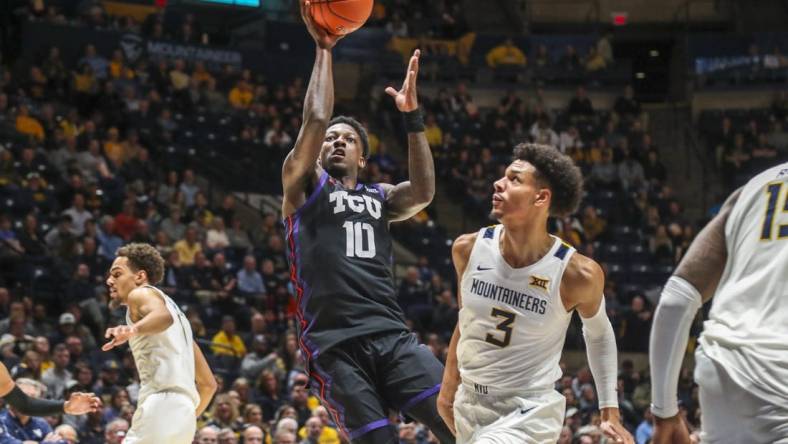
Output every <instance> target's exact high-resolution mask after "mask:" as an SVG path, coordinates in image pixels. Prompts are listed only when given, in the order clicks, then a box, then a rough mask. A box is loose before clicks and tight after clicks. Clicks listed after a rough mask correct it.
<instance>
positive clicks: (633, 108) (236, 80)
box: [0, 2, 786, 444]
mask: <svg viewBox="0 0 788 444" xmlns="http://www.w3.org/2000/svg"><path fill="white" fill-rule="evenodd" d="M30 4H31V5H33V6H31V8H32V9H31V10H35V5H37V4H38V2H31V3H30ZM441 4H442V3H441ZM397 5H400V7H403V6H402V4H401V3H392V4H391V5H387V6H388V7H389V8H390V9H389V11H390V12H391V15H392V17H393V15H394V14H395V13H396V12H397V8H398V6H397ZM441 7H443V6H441ZM438 9H440V8H438ZM448 9H449V10H451V7H450V8H448ZM50 10H51V8H45V11H50ZM56 13H57V10H55V11H54V12H46V14H45V15H46V16H52V15H54V16H57V14H56ZM433 13H434V12H427V11H425V14H428V15H429V14H433ZM387 14H388V13H387ZM429 16H431V15H429ZM408 17H410V16H408ZM50 19H51V17H50ZM431 23H432V22H431ZM192 25H193V28H195V29H192V30H190V31H189V32H185V28H181V29H180V31H177V32H178V33H182V34H183V35H180V34H175V35H172V36H170V37H172V38H184V39H185V40H184V41H192V40H189V39H191V38H196V39H197V40H199V39H200V38H199V37H187V36H186V34H189V35H193V36H199V35H201V34H200V31H199V28H198V27H197V26H196V24H192ZM113 26H115V25H113ZM157 28H159V27H158V26H157V25H156V21H155V18H154V19H152V25H151V26H150V27H146V26H145V25H142V24H141V25H140V27H139V30H140V32H146V33H150V32H153V33H155V32H159V31H156V29H157ZM173 29H177V28H173ZM444 31H445V30H444ZM429 32H438V31H435V30H432V31H429ZM441 32H443V31H441ZM540 51H541V50H540ZM533 63H539V60H538V58H537V59H534V60H533ZM303 94H304V85H303V81H302V80H300V79H294V80H292V81H291V82H290V83H288V84H279V85H274V84H270V83H269V82H266V81H265V79H263V78H261V77H260V76H259V75H256V73H253V72H251V71H249V70H237V69H233V68H232V67H229V66H228V67H225V68H223V69H221V70H218V71H217V70H213V69H210V68H209V67H206V66H204V65H202V64H200V63H196V64H189V63H186V62H185V61H184V60H171V61H168V60H148V59H141V60H139V61H136V62H134V63H130V62H128V61H126V60H125V59H124V56H123V53H122V52H121V51H115V52H114V53H113V54H112V55H109V57H106V56H105V55H102V54H98V53H97V52H96V49H95V48H94V47H93V46H92V45H88V46H86V47H85V48H84V53H83V54H82V56H81V57H80V58H79V59H77V60H63V59H62V58H61V55H60V51H59V49H58V48H57V47H56V46H53V47H52V48H50V50H49V52H48V53H47V54H46V57H44V58H42V59H41V61H40V62H39V63H36V64H32V65H21V66H18V67H16V68H15V69H11V68H10V67H7V66H1V67H0V145H2V148H0V263H2V265H3V267H2V273H0V319H2V321H0V357H1V358H2V361H3V362H4V363H5V364H6V366H7V367H8V368H9V369H10V370H11V374H12V376H13V377H14V378H16V379H17V380H20V379H19V378H22V379H21V380H22V381H25V379H27V380H29V381H30V382H26V383H27V385H28V386H30V390H34V391H37V392H36V394H37V395H40V396H47V397H51V398H61V397H64V396H67V395H68V393H70V392H72V391H95V392H96V393H98V394H99V395H101V396H102V397H103V398H104V400H105V406H106V407H105V408H104V409H103V410H102V411H100V412H97V413H95V414H91V415H88V416H86V417H82V418H75V417H74V418H72V417H63V418H47V420H46V422H47V424H48V425H45V424H43V423H41V422H40V421H33V422H30V421H28V419H29V418H28V419H25V418H24V417H22V416H20V415H18V414H16V413H14V412H11V411H10V410H6V411H4V412H3V413H2V414H0V427H3V430H2V431H7V432H9V433H10V432H12V431H13V433H16V434H17V435H15V436H17V437H18V439H32V438H34V437H33V436H31V435H29V433H32V432H31V430H32V428H33V427H40V428H41V429H42V431H45V432H47V433H48V432H49V429H47V427H50V428H51V427H54V426H59V427H60V429H59V430H57V436H56V437H53V439H51V440H50V441H55V440H58V439H61V438H62V439H63V440H67V439H68V438H67V435H69V434H71V433H72V432H73V435H77V436H78V438H79V442H81V443H94V442H96V443H98V442H111V443H114V442H120V440H122V436H123V435H124V434H125V431H126V430H127V429H128V426H129V422H130V420H131V417H132V415H133V412H134V405H135V401H136V397H137V394H138V390H139V385H138V384H139V382H138V377H137V375H136V369H135V366H134V363H133V359H132V357H131V354H130V352H129V351H128V350H127V349H126V350H122V351H119V352H117V353H101V352H100V351H99V350H98V347H99V346H100V345H101V342H102V341H103V339H102V338H103V331H104V328H106V327H107V326H111V325H115V324H117V323H119V322H122V315H123V313H120V312H113V311H110V310H109V309H108V307H107V290H106V287H105V286H104V284H103V281H104V277H105V272H106V269H107V266H108V264H109V263H110V261H111V260H112V258H113V256H114V252H115V250H116V249H117V248H118V247H119V246H121V245H123V244H124V243H127V242H149V243H151V244H153V245H155V246H156V248H157V249H159V251H160V252H161V253H162V256H163V257H164V258H165V259H166V262H167V267H166V271H165V278H164V281H163V282H162V288H163V289H164V290H165V291H166V292H167V293H168V294H170V295H171V296H173V297H174V298H175V300H176V301H177V302H178V303H179V304H180V305H181V306H182V307H183V308H184V311H185V313H186V315H187V317H188V319H189V321H190V322H191V325H192V329H193V331H194V333H195V336H196V339H197V340H198V341H199V342H200V344H201V345H202V346H203V348H204V349H205V351H206V353H207V355H208V357H209V360H210V362H211V365H212V367H213V369H214V370H215V372H216V374H217V378H218V379H219V382H220V388H219V391H218V393H219V394H218V395H217V397H216V398H215V400H214V402H213V403H212V405H211V407H210V409H209V411H208V413H207V414H206V415H204V417H202V418H200V421H199V424H200V429H199V431H198V434H197V437H196V442H199V443H215V442H220V443H232V442H236V441H235V440H237V439H238V438H239V437H241V436H242V437H243V438H244V442H248V443H252V442H275V443H280V444H284V443H290V442H292V443H295V442H305V443H314V442H320V443H335V442H339V441H340V439H341V437H340V436H339V433H338V431H337V428H336V424H334V423H333V422H332V421H333V419H332V418H331V417H330V415H329V414H328V413H327V411H326V410H325V408H324V407H322V406H320V405H319V403H318V402H317V400H316V399H315V398H314V397H312V396H310V395H309V394H308V392H307V390H306V379H307V377H306V375H305V374H304V372H303V359H302V357H301V354H300V351H299V350H298V346H297V340H296V333H295V325H294V320H293V314H294V310H295V307H294V305H293V304H294V301H293V298H292V291H291V288H290V286H289V281H288V279H289V272H288V265H287V261H286V256H285V255H286V252H285V249H286V247H285V244H284V240H283V233H282V229H281V226H280V224H279V223H278V216H277V215H276V214H273V213H266V214H262V215H254V216H247V217H245V216H244V211H242V210H243V208H241V207H243V205H242V204H239V203H238V202H236V199H235V198H234V197H233V195H231V194H223V193H220V192H218V191H216V190H214V189H213V188H212V187H210V188H209V187H205V186H201V185H200V183H201V182H200V181H199V180H198V179H199V178H198V176H199V175H200V174H211V171H212V170H206V169H204V168H203V166H204V165H202V164H201V163H200V162H199V158H200V157H203V155H207V154H206V153H207V152H206V151H203V150H204V149H208V148H207V146H213V156H218V157H217V158H216V159H214V160H216V162H215V163H217V164H218V163H221V161H224V162H225V163H228V164H233V165H236V167H237V165H238V164H239V163H244V164H248V165H252V166H251V167H250V170H251V171H254V172H255V173H254V174H252V175H259V176H267V177H268V179H269V181H268V182H259V184H260V185H261V186H265V187H263V188H261V190H265V191H268V192H273V193H276V192H278V188H277V187H278V169H279V166H280V165H281V159H282V156H283V155H284V153H286V151H287V150H288V149H289V148H290V146H291V144H292V141H293V140H294V138H295V137H296V135H297V132H298V128H299V126H300V114H301V100H302V97H303ZM780 100H782V101H780ZM422 103H423V108H424V110H425V111H426V126H427V137H428V140H429V142H430V145H431V146H432V148H433V151H434V153H435V158H436V166H437V169H438V174H439V177H440V180H442V181H444V184H445V185H446V186H447V187H448V188H449V189H450V190H451V193H450V195H452V196H458V198H459V200H458V203H459V204H461V205H463V206H464V208H465V210H466V211H467V213H468V214H469V215H471V217H472V219H473V220H475V221H479V224H477V225H479V226H480V224H481V223H483V218H484V216H485V215H486V213H487V211H488V209H489V202H490V193H491V191H492V187H491V184H492V183H493V181H494V180H495V179H496V178H498V177H500V176H501V172H502V168H503V167H504V166H505V165H506V164H507V163H508V159H509V156H510V153H511V148H512V146H513V145H514V144H515V143H517V142H520V141H525V140H531V141H534V142H539V143H548V144H552V145H555V146H556V147H558V148H559V149H560V150H562V151H563V152H565V153H566V154H568V155H570V156H572V157H573V158H574V159H575V161H576V162H577V163H578V165H580V167H581V168H582V170H583V172H584V174H585V176H586V179H587V189H588V195H587V196H586V198H585V199H584V202H583V206H582V208H581V210H580V211H579V213H578V214H576V215H573V216H571V217H568V218H565V219H561V220H557V221H554V223H553V225H552V226H551V230H552V231H553V232H554V233H555V234H557V235H559V236H561V237H563V238H564V239H565V240H567V241H568V242H570V243H572V244H573V245H574V246H575V247H576V248H577V249H578V250H579V251H581V252H582V253H584V254H586V255H588V256H590V257H593V258H595V259H597V260H598V261H600V262H601V263H602V264H603V267H604V268H605V269H606V272H607V277H608V278H607V284H606V289H605V294H606V298H607V307H608V310H609V315H610V317H611V319H612V320H613V323H614V327H615V328H616V331H617V333H618V339H619V344H620V348H621V349H622V350H625V351H638V352H643V351H645V350H646V347H647V338H648V335H647V332H648V330H649V328H650V323H651V316H652V311H651V310H652V302H651V301H653V292H654V288H657V287H658V286H659V284H660V283H661V282H662V281H664V278H665V276H666V274H667V273H669V271H670V270H671V269H672V267H673V266H674V265H675V263H677V261H678V260H679V259H680V258H681V257H682V255H683V253H684V252H685V251H686V248H687V247H688V245H689V242H690V241H691V240H692V238H693V236H694V232H695V231H694V225H693V224H691V223H690V221H688V220H687V219H686V218H685V217H684V215H683V213H682V209H681V206H680V205H679V203H678V202H677V200H676V199H675V197H674V195H673V191H672V190H671V188H670V187H669V186H668V185H667V182H666V179H667V170H666V168H665V166H664V165H663V164H662V163H661V162H660V159H659V157H660V149H659V147H657V146H655V144H654V142H653V140H652V137H651V134H650V133H649V131H648V116H647V114H645V113H643V111H642V110H641V106H640V104H639V103H638V101H637V100H635V98H634V97H633V92H632V89H631V88H626V89H625V90H624V92H623V94H622V95H621V97H619V98H618V100H617V101H616V102H615V105H614V107H613V109H612V110H598V109H595V107H594V106H593V103H592V102H591V100H590V99H589V98H588V93H587V91H586V90H585V88H584V87H579V88H578V89H577V91H576V93H575V96H574V97H573V98H572V99H571V101H570V102H569V104H568V105H567V107H566V108H565V109H561V110H551V109H547V108H546V107H545V104H544V100H543V98H542V92H541V91H540V90H536V91H535V93H534V94H533V95H532V96H530V97H529V98H527V99H526V98H522V97H518V95H517V94H514V93H509V94H507V95H506V96H505V97H504V98H503V99H502V100H501V102H500V104H499V106H497V107H496V108H494V109H480V108H479V107H478V106H477V105H476V104H475V103H474V101H473V98H472V97H471V95H470V93H469V92H468V90H467V88H466V86H465V85H463V84H458V85H457V86H456V88H455V89H453V90H451V91H450V90H441V91H440V92H439V93H438V94H437V95H436V96H435V97H423V98H422ZM785 103H786V102H785V99H784V93H783V95H782V96H778V98H777V100H776V101H775V107H774V108H773V110H774V113H775V114H776V115H778V116H782V117H781V119H782V120H780V119H776V121H774V122H772V125H773V128H778V125H779V124H780V122H781V121H784V119H785V114H786V113H785V109H786V108H785ZM779 113H782V114H779ZM201 119H202V120H201ZM750 126H752V125H750ZM376 132H377V131H372V132H371V134H370V141H371V157H370V162H369V166H368V168H367V169H366V170H365V172H364V176H363V180H366V181H370V182H373V181H384V182H392V181H395V180H397V179H399V178H401V177H402V176H403V166H402V165H401V164H400V163H399V162H398V161H397V160H396V158H395V157H394V156H392V155H391V154H389V152H388V149H387V147H386V143H385V142H384V141H382V140H381V137H379V135H378V134H376ZM726 134H727V133H726ZM755 134H756V135H757V137H756V138H755V139H754V140H760V139H761V138H762V135H761V134H760V133H757V132H756V133H755ZM771 134H772V135H773V134H783V138H782V139H780V140H781V141H782V145H779V144H777V143H774V145H775V147H778V146H782V147H783V148H782V149H784V146H785V144H784V139H785V137H784V133H782V132H780V131H777V130H773V131H772V133H771ZM769 137H772V136H771V135H770V136H767V140H770V139H769ZM732 139H735V137H733V138H732ZM726 140H727V139H726ZM734 141H735V140H734ZM219 144H220V145H221V150H218V151H219V152H218V154H217V152H216V151H217V150H216V146H217V145H219ZM734 145H735V144H734ZM714 146H715V147H716V146H717V145H714ZM722 146H723V149H722V154H723V156H722V158H723V159H726V158H727V157H730V156H729V155H728V154H726V153H727V145H725V144H722ZM171 148H172V149H171ZM778 149H779V148H778ZM715 150H716V148H715ZM715 152H716V151H715ZM211 163H214V162H213V161H211ZM255 165H256V167H255ZM232 171H233V170H231V169H230V170H222V173H220V174H219V175H215V174H214V175H213V176H212V178H214V179H219V180H218V182H220V183H224V184H229V185H228V186H229V187H230V188H234V186H235V183H233V182H232V179H233V178H232V177H230V176H232V174H231V173H232ZM228 173H230V174H228ZM236 179H237V178H236ZM240 179H241V181H244V182H250V181H252V183H254V184H255V186H256V185H257V184H258V182H254V179H252V178H248V177H242V178H240ZM272 184H275V185H272ZM247 186H248V184H247ZM258 191H260V190H258ZM431 216H432V215H430V214H428V213H426V212H424V213H422V214H420V215H419V216H417V217H416V218H414V221H411V222H408V224H409V225H410V226H411V228H414V229H416V230H426V229H427V228H426V227H434V225H435V221H434V220H433V219H432V218H431ZM437 220H440V219H439V217H438V219H437ZM475 226H476V225H475ZM399 234H400V232H397V235H398V236H399ZM407 236H408V235H407V234H405V236H403V237H407ZM415 238H416V239H417V240H418V238H419V236H415ZM444 247H445V245H444ZM444 260H446V258H444ZM644 284H648V285H644ZM398 300H399V302H400V305H401V306H402V308H403V311H404V312H405V313H406V314H407V318H408V322H409V324H410V325H411V327H412V328H413V329H414V330H415V331H416V332H417V333H418V334H419V335H420V339H421V340H422V342H424V343H426V344H427V345H428V346H429V347H430V349H431V350H432V351H433V353H434V354H435V355H436V356H437V357H438V358H439V359H441V360H443V359H444V358H445V353H446V350H447V344H448V340H449V337H450V334H451V331H452V329H453V327H454V324H455V323H456V319H457V310H458V308H457V302H456V296H455V283H454V277H453V276H452V275H451V273H450V272H448V273H447V272H446V267H445V263H440V264H439V263H436V259H435V257H434V256H430V255H428V254H425V255H424V256H422V257H420V259H419V262H418V264H417V265H416V266H413V267H410V268H408V269H407V271H406V273H405V275H404V276H403V278H402V279H401V281H400V282H399V283H398ZM581 342H582V339H580V334H579V329H578V327H577V325H574V326H573V327H572V329H571V330H570V334H569V338H568V340H567V346H568V347H569V348H577V347H579V346H581V345H580V344H581ZM647 375H648V373H647V372H646V373H643V372H635V371H634V370H633V368H632V365H631V363H624V365H623V366H622V369H621V375H620V380H619V383H620V384H621V390H619V393H620V403H621V406H622V411H623V414H624V420H625V423H626V425H627V426H628V427H629V428H630V429H632V430H638V434H640V432H641V431H642V433H643V434H647V433H648V430H649V429H650V421H651V416H650V414H649V413H648V410H647V405H648V396H649V388H648V387H649V386H648V377H647ZM591 382H592V381H591V377H590V373H589V372H588V370H587V369H580V370H579V371H577V372H574V373H570V372H565V376H564V378H562V379H561V380H560V381H559V382H558V383H557V385H556V388H557V389H558V390H559V391H560V392H562V393H563V394H564V396H566V398H567V415H566V418H567V419H566V426H567V429H566V431H565V432H564V434H562V441H561V442H587V440H591V441H590V442H595V441H594V439H596V438H595V437H596V436H598V435H599V430H598V428H596V426H597V425H598V420H599V418H598V415H596V414H595V411H596V402H597V400H596V394H595V393H594V390H593V385H592V384H591ZM680 399H682V406H683V410H682V412H684V413H685V414H686V415H687V418H688V420H689V422H690V424H693V425H695V426H696V425H697V413H698V412H697V391H696V390H695V389H694V388H693V384H692V379H691V375H690V374H689V373H686V372H685V373H684V374H683V375H682V380H681V383H680ZM16 423H19V424H21V426H19V427H17V426H15V425H14V424H16ZM392 423H398V425H397V427H399V434H400V439H401V442H403V443H408V444H422V443H426V442H436V441H435V440H434V437H431V436H430V435H429V434H428V433H427V431H426V430H424V428H423V427H422V426H421V425H419V424H416V423H412V424H405V423H400V421H399V419H398V418H397V417H396V416H393V417H392ZM27 424H32V425H29V426H28V425H27ZM25 427H27V428H28V429H30V430H27V429H25ZM68 427H70V428H71V429H69V428H68ZM47 433H43V435H41V436H38V437H37V438H36V440H41V439H43V438H44V437H45V436H46V435H47ZM565 435H566V436H565ZM69 436H71V435H69ZM256 440H259V441H256ZM72 441H73V440H72ZM639 442H645V441H641V440H639Z"/></svg>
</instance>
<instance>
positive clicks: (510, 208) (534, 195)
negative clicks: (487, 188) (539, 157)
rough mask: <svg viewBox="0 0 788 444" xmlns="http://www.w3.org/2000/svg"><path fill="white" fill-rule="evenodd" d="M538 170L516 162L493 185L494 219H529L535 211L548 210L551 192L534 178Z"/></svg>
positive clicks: (525, 163) (523, 162) (520, 161)
mask: <svg viewBox="0 0 788 444" xmlns="http://www.w3.org/2000/svg"><path fill="white" fill-rule="evenodd" d="M535 172H536V169H535V168H534V166H533V165H531V164H530V163H528V162H526V161H523V160H515V161H514V162H512V163H511V164H510V165H509V166H508V167H507V168H506V173H505V174H504V176H503V177H502V178H500V179H498V180H497V181H495V184H494V185H493V186H494V188H495V193H494V194H493V198H492V211H491V213H490V214H491V215H492V217H494V218H496V219H498V220H501V221H502V220H503V219H504V218H512V217H514V218H518V219H519V218H527V217H529V216H530V215H532V214H535V213H534V211H541V210H546V209H548V208H549V204H550V190H548V189H547V188H544V187H543V186H542V185H541V184H540V183H539V181H538V180H536V178H535V177H534V173H535Z"/></svg>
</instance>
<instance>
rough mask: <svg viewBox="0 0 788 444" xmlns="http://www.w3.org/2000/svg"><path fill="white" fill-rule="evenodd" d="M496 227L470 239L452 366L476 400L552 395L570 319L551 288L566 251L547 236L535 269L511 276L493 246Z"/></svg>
mask: <svg viewBox="0 0 788 444" xmlns="http://www.w3.org/2000/svg"><path fill="white" fill-rule="evenodd" d="M502 231H503V225H495V226H492V227H487V228H483V229H482V230H480V231H479V234H478V235H477V237H476V243H475V244H474V246H473V249H472V251H471V255H470V258H469V260H468V264H467V266H466V268H465V273H464V274H463V276H462V280H461V290H460V291H461V297H462V309H461V310H460V315H459V325H460V341H459V343H458V344H457V359H458V367H459V370H460V376H461V378H462V380H463V383H464V384H466V385H472V386H473V387H475V389H476V390H477V391H479V392H481V393H483V394H488V390H489V394H493V393H494V392H504V393H507V392H515V393H516V392H523V391H540V390H549V389H552V387H553V384H554V382H555V381H556V380H557V379H559V378H560V377H561V369H560V367H559V365H558V363H559V360H560V358H561V351H562V349H563V347H564V340H565V338H566V330H567V327H568V326H569V321H570V320H571V317H572V313H571V312H567V311H566V309H565V308H564V304H563V302H562V301H561V295H560V292H559V288H560V286H561V277H562V276H563V274H564V270H565V269H566V266H567V264H568V263H569V258H570V257H571V256H572V254H573V253H574V249H573V248H572V247H570V246H569V245H568V244H566V243H564V242H563V241H561V239H559V238H557V237H555V236H552V237H553V239H554V242H553V246H552V247H551V248H550V250H549V251H548V252H547V254H546V255H544V256H543V257H542V258H541V259H539V260H538V261H537V262H535V263H533V264H531V265H529V266H527V267H522V268H512V267H511V266H510V265H509V264H508V263H507V262H506V261H505V260H504V258H503V255H502V254H501V251H500V248H499V240H500V237H501V232H502Z"/></svg>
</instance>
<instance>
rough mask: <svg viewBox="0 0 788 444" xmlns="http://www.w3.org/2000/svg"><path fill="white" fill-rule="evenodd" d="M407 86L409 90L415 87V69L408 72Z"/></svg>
mask: <svg viewBox="0 0 788 444" xmlns="http://www.w3.org/2000/svg"><path fill="white" fill-rule="evenodd" d="M408 87H409V88H410V89H411V90H414V89H416V71H415V70H414V71H411V72H409V73H408Z"/></svg>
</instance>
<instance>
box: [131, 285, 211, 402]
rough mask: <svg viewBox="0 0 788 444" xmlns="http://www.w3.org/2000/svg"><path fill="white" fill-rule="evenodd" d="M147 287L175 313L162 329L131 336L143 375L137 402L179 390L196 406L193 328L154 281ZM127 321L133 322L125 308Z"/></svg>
mask: <svg viewBox="0 0 788 444" xmlns="http://www.w3.org/2000/svg"><path fill="white" fill-rule="evenodd" d="M145 287H147V288H150V289H151V290H153V292H154V293H156V294H158V295H159V296H160V297H161V298H162V299H163V300H164V304H165V305H166V306H167V310H168V311H169V312H170V314H171V315H172V321H173V322H172V324H171V325H170V326H169V327H167V329H166V330H164V331H163V332H161V333H156V334H153V335H141V336H136V337H133V338H131V339H129V347H131V353H132V355H134V362H136V363H137V371H138V372H139V375H140V394H139V400H138V405H142V404H143V403H144V402H145V399H146V398H147V397H148V396H150V395H152V394H154V393H161V392H176V393H182V394H184V395H186V396H188V397H189V398H190V399H191V400H192V401H194V406H195V407H196V406H197V405H198V404H199V402H200V395H199V394H198V393H197V386H196V385H195V382H194V348H193V345H192V344H193V342H192V328H191V325H190V324H189V321H188V320H187V319H186V316H184V314H183V312H182V311H181V310H180V308H178V306H177V305H175V302H173V300H172V299H170V297H169V296H167V295H166V294H164V292H163V291H161V290H159V289H158V288H156V287H153V286H151V285H146V286H145ZM126 324H128V325H131V324H133V322H132V320H131V318H130V317H129V312H128V309H127V310H126Z"/></svg>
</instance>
